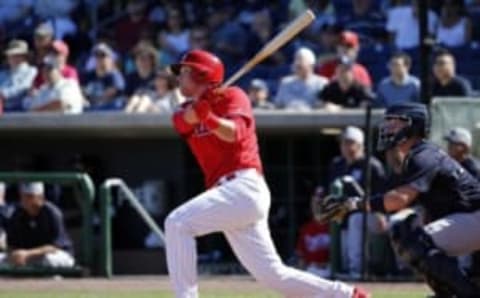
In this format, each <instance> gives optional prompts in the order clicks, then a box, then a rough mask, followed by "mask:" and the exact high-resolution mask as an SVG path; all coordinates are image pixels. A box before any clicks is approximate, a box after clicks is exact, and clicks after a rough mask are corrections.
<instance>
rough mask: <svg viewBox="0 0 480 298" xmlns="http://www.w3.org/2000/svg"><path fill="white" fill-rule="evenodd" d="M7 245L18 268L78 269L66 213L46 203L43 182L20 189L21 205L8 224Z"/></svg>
mask: <svg viewBox="0 0 480 298" xmlns="http://www.w3.org/2000/svg"><path fill="white" fill-rule="evenodd" d="M7 244H8V250H9V251H8V257H7V261H8V262H9V263H11V264H12V265H15V266H25V265H42V266H49V267H72V266H73V265H74V263H75V261H74V259H73V256H72V243H71V240H70V237H69V236H68V234H67V231H66V228H65V225H64V222H63V215H62V212H61V211H60V209H58V207H56V206H55V205H53V204H52V203H50V202H48V201H46V199H45V196H44V185H43V184H42V183H41V182H32V183H25V184H22V185H21V186H20V205H19V207H18V208H17V209H16V210H15V211H14V213H13V214H12V216H11V218H10V219H9V220H8V229H7Z"/></svg>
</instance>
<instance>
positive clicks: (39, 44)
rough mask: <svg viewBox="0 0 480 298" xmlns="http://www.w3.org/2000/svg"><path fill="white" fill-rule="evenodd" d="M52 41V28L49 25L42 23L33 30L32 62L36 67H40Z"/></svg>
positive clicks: (50, 47)
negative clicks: (33, 56) (33, 55)
mask: <svg viewBox="0 0 480 298" xmlns="http://www.w3.org/2000/svg"><path fill="white" fill-rule="evenodd" d="M53 40H54V36H53V27H52V26H51V25H50V24H48V23H42V24H39V25H38V26H37V27H36V28H35V34H34V36H33V46H34V54H35V59H34V61H35V65H36V66H37V67H39V66H41V65H42V63H43V59H44V58H45V56H47V54H49V53H50V51H51V49H52V43H53Z"/></svg>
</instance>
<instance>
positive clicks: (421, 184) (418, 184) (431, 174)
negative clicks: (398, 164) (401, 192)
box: [402, 154, 438, 193]
mask: <svg viewBox="0 0 480 298" xmlns="http://www.w3.org/2000/svg"><path fill="white" fill-rule="evenodd" d="M437 172H438V168H437V162H436V161H435V160H434V159H433V158H429V156H427V154H419V155H415V156H413V157H411V158H410V159H409V160H408V161H407V163H406V165H405V168H404V172H403V174H402V177H403V179H402V180H403V184H404V185H405V184H406V185H409V186H411V187H413V188H414V189H415V190H417V191H418V192H420V193H426V192H428V191H429V190H430V186H431V184H432V181H433V179H434V178H435V176H436V175H437Z"/></svg>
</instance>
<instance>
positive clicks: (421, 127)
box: [377, 103, 430, 151]
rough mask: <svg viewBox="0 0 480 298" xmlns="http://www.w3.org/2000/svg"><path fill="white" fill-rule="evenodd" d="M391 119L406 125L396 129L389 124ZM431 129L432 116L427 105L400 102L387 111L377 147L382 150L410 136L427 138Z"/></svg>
mask: <svg viewBox="0 0 480 298" xmlns="http://www.w3.org/2000/svg"><path fill="white" fill-rule="evenodd" d="M391 119H398V120H401V121H404V122H406V126H405V127H403V128H401V129H399V130H397V131H394V130H392V128H391V127H389V125H388V121H389V120H391ZM429 130H430V117H429V114H428V110H427V107H426V106H425V105H424V104H421V103H400V104H395V105H392V106H391V107H389V108H388V109H387V110H386V111H385V116H384V120H383V122H382V123H381V124H380V127H379V132H378V144H377V148H378V150H380V151H383V150H388V149H391V148H393V147H395V146H397V145H398V144H401V143H403V142H405V141H406V140H407V139H408V138H410V137H414V136H417V137H420V138H426V137H427V136H428V133H429Z"/></svg>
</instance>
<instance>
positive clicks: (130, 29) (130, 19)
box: [115, 0, 151, 54]
mask: <svg viewBox="0 0 480 298" xmlns="http://www.w3.org/2000/svg"><path fill="white" fill-rule="evenodd" d="M145 9H146V4H145V2H144V1H143V0H140V1H130V2H129V3H128V5H127V13H128V16H127V19H124V20H122V21H120V22H119V23H118V24H117V25H116V27H115V40H116V42H117V43H116V44H117V45H118V50H119V51H120V52H121V53H122V54H125V53H128V52H129V51H130V49H131V47H132V46H134V45H136V44H137V43H138V42H139V40H140V39H143V38H145V37H146V36H148V35H149V34H150V29H151V24H150V21H149V20H148V18H147V17H146V16H145Z"/></svg>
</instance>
